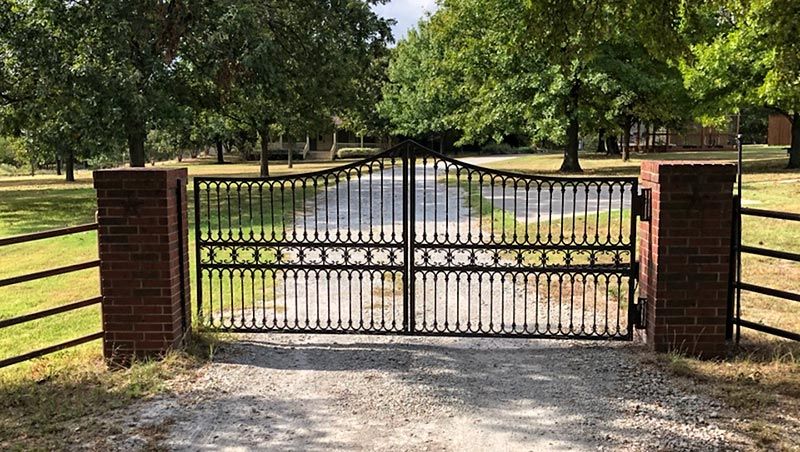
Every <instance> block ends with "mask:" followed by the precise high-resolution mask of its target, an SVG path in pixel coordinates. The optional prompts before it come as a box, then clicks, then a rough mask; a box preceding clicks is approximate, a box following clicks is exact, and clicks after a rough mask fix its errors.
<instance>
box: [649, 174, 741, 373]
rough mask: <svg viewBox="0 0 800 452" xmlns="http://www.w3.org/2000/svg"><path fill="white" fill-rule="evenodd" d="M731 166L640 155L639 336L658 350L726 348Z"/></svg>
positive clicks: (707, 353)
mask: <svg viewBox="0 0 800 452" xmlns="http://www.w3.org/2000/svg"><path fill="white" fill-rule="evenodd" d="M735 175H736V166H735V165H733V164H726V163H707V162H664V161H660V162H659V161H648V162H644V163H643V164H642V173H641V180H642V188H650V189H652V212H651V213H652V219H651V221H649V222H645V221H642V222H640V223H639V249H640V258H639V261H640V265H641V267H640V269H641V270H640V277H639V295H640V296H641V297H646V298H647V328H646V341H647V343H648V344H649V346H650V347H651V348H652V349H654V350H656V351H661V352H666V351H672V350H676V351H682V352H686V353H689V354H691V355H694V356H700V357H704V358H713V357H718V356H721V355H724V353H725V351H726V340H725V323H726V314H727V301H728V290H729V287H728V276H729V273H730V266H729V264H730V258H731V226H732V221H733V216H732V214H733V212H732V208H733V181H734V179H735Z"/></svg>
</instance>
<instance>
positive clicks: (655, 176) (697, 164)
mask: <svg viewBox="0 0 800 452" xmlns="http://www.w3.org/2000/svg"><path fill="white" fill-rule="evenodd" d="M736 171H737V169H736V164H735V163H732V162H726V161H715V160H645V161H643V162H642V170H641V178H642V180H647V181H650V182H655V183H659V182H666V179H668V177H669V176H673V175H681V176H697V177H703V178H707V177H709V176H720V177H722V178H724V179H728V178H730V180H733V178H734V177H735V176H736Z"/></svg>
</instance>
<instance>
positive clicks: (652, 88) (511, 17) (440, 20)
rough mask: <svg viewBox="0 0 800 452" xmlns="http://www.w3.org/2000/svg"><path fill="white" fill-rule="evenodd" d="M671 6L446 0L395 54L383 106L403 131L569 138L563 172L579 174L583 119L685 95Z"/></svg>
mask: <svg viewBox="0 0 800 452" xmlns="http://www.w3.org/2000/svg"><path fill="white" fill-rule="evenodd" d="M673 7H674V5H673V4H672V3H669V2H666V3H665V2H661V1H654V0H637V1H626V2H618V1H604V0H569V1H549V0H513V1H506V0H444V1H442V2H441V4H440V9H439V10H438V11H437V12H436V13H435V14H433V16H431V17H430V18H428V19H425V20H423V21H422V22H421V23H420V25H419V32H418V33H411V34H410V35H409V38H408V39H407V40H406V41H404V42H401V43H400V44H399V45H398V47H397V49H396V50H395V54H394V56H393V59H392V62H391V64H390V69H389V80H390V83H389V84H388V85H387V87H386V90H385V98H386V99H385V101H384V104H383V105H382V109H383V111H385V112H386V114H387V115H388V116H389V117H390V120H391V122H392V124H393V126H394V127H395V130H397V131H398V132H401V133H408V134H420V133H436V132H441V131H442V130H443V129H456V130H457V131H458V132H459V133H460V135H461V142H481V141H485V140H487V139H495V140H498V141H499V140H501V139H502V138H503V137H504V136H507V135H513V134H522V135H525V136H528V137H530V138H531V139H547V140H552V141H555V142H557V143H561V144H564V145H565V146H564V147H565V152H564V161H563V164H562V170H563V171H580V165H579V162H578V147H579V134H580V129H581V125H583V126H585V127H586V128H587V129H595V130H596V129H597V128H598V127H608V126H609V124H614V125H615V127H616V128H618V129H622V128H623V124H621V123H620V124H618V123H619V122H620V121H619V118H620V117H624V116H628V117H633V116H637V117H642V118H649V117H650V116H659V117H673V116H675V114H676V111H678V108H677V107H676V106H675V104H674V103H673V102H672V100H679V99H684V98H685V96H683V95H682V91H683V86H682V84H681V83H680V74H679V72H678V71H677V70H676V69H675V68H674V67H673V66H670V64H668V58H670V57H672V56H673V55H675V54H677V52H678V49H677V47H678V45H679V43H680V41H679V40H678V39H677V35H676V30H675V29H674V27H673V22H672V17H673V16H674V14H675V13H674V11H673V9H672V8H673ZM653 36H660V38H659V42H655V40H654V38H653ZM676 92H677V93H678V94H677V95H676ZM653 93H657V94H656V96H652V95H651V94H653ZM622 122H624V121H622Z"/></svg>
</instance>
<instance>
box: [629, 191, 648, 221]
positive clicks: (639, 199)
mask: <svg viewBox="0 0 800 452" xmlns="http://www.w3.org/2000/svg"><path fill="white" fill-rule="evenodd" d="M632 208H633V214H634V215H636V216H638V217H639V219H640V220H642V221H650V217H651V215H650V211H651V208H652V189H650V188H643V189H642V190H641V192H640V193H637V194H636V196H634V197H633V206H632Z"/></svg>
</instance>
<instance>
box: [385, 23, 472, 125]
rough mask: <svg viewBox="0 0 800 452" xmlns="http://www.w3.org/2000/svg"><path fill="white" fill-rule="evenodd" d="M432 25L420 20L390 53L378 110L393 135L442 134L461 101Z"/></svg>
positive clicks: (442, 48) (443, 46)
mask: <svg viewBox="0 0 800 452" xmlns="http://www.w3.org/2000/svg"><path fill="white" fill-rule="evenodd" d="M437 17H438V16H437ZM432 20H434V19H432ZM434 27H435V25H432V24H431V22H429V21H427V20H422V21H420V22H419V24H418V27H417V28H416V29H412V30H409V32H408V36H407V37H406V38H405V39H404V40H402V41H400V43H398V45H397V47H395V48H394V49H393V50H392V52H391V56H390V61H389V64H388V69H387V80H386V82H385V83H384V85H383V89H382V93H381V94H382V99H381V101H380V102H379V103H378V112H379V113H380V114H381V116H382V117H384V118H386V119H387V121H388V122H389V126H390V129H391V131H392V132H393V133H394V134H398V135H406V136H412V137H420V136H423V135H428V134H442V133H444V132H445V131H447V130H448V129H450V128H451V127H452V126H453V124H452V123H451V116H452V115H453V114H454V113H455V111H456V109H457V108H458V106H459V105H460V104H462V103H463V100H462V99H461V98H460V97H459V95H458V92H457V90H456V89H455V87H456V86H458V84H457V83H456V82H455V79H454V78H453V77H454V74H453V73H452V72H450V71H448V68H446V67H445V65H444V64H443V61H444V57H445V55H444V50H445V45H444V43H443V42H442V41H441V40H440V39H439V38H440V37H441V36H440V34H438V33H436V32H435V31H434Z"/></svg>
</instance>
